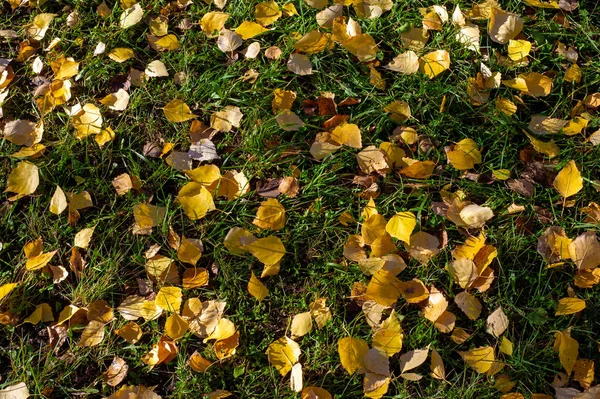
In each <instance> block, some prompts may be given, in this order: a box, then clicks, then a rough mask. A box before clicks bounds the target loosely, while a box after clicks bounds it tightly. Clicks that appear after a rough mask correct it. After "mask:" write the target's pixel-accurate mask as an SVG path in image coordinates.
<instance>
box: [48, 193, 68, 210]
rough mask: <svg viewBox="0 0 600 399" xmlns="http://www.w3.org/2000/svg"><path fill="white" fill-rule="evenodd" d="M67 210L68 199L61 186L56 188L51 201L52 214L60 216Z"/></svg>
mask: <svg viewBox="0 0 600 399" xmlns="http://www.w3.org/2000/svg"><path fill="white" fill-rule="evenodd" d="M65 209H67V197H66V196H65V193H64V191H63V190H62V189H61V188H60V187H59V186H56V190H55V191H54V195H53V196H52V199H51V200H50V212H52V213H53V214H55V215H60V214H61V213H62V212H63V211H64V210H65Z"/></svg>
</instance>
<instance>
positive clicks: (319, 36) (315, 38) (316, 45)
mask: <svg viewBox="0 0 600 399" xmlns="http://www.w3.org/2000/svg"><path fill="white" fill-rule="evenodd" d="M334 44H335V43H333V41H332V40H331V37H330V35H329V34H323V33H321V32H319V31H318V30H311V31H310V32H308V33H307V34H305V35H304V36H302V37H301V38H300V40H298V41H297V42H296V43H295V44H294V49H295V50H297V51H299V52H301V53H307V54H315V53H318V52H321V51H323V50H325V49H331V48H333V46H334Z"/></svg>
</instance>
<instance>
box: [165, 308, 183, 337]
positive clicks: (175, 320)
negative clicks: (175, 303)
mask: <svg viewBox="0 0 600 399" xmlns="http://www.w3.org/2000/svg"><path fill="white" fill-rule="evenodd" d="M188 326H189V325H188V322H187V321H185V320H184V319H183V317H181V316H179V315H178V314H177V313H171V314H170V315H169V317H167V321H166V323H165V333H166V334H167V335H168V336H169V337H170V338H171V339H172V340H173V341H178V340H180V339H181V338H183V336H184V335H185V333H186V332H187V330H188Z"/></svg>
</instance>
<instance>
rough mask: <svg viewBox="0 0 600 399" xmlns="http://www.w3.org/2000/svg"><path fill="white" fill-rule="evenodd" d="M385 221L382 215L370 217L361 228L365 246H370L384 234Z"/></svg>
mask: <svg viewBox="0 0 600 399" xmlns="http://www.w3.org/2000/svg"><path fill="white" fill-rule="evenodd" d="M386 228H387V221H386V220H385V218H384V217H383V216H382V215H379V214H373V215H371V216H370V217H369V218H368V219H367V220H365V222H364V223H363V225H362V227H361V234H362V238H363V240H364V242H365V244H367V245H371V244H373V243H374V242H375V240H377V239H378V238H379V237H381V236H383V235H384V234H385V233H386Z"/></svg>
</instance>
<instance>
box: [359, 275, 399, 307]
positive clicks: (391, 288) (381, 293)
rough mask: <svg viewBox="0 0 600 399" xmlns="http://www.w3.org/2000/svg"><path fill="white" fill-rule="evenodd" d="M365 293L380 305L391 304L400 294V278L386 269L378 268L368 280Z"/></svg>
mask: <svg viewBox="0 0 600 399" xmlns="http://www.w3.org/2000/svg"><path fill="white" fill-rule="evenodd" d="M366 295H367V296H368V297H369V299H372V300H374V301H375V302H377V303H378V304H380V305H383V306H392V305H393V304H394V303H395V302H396V301H397V300H398V298H400V296H401V291H400V280H398V279H397V278H396V276H395V275H394V274H393V273H391V272H389V271H387V270H384V269H382V270H379V271H377V272H376V273H375V274H373V277H372V278H371V281H369V284H368V286H367V292H366Z"/></svg>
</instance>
